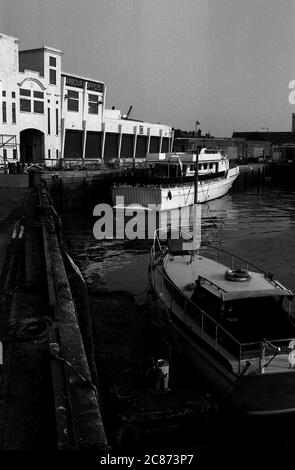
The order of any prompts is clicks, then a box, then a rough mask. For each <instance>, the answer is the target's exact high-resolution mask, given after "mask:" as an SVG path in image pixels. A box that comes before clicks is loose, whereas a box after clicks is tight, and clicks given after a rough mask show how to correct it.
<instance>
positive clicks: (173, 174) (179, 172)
mask: <svg viewBox="0 0 295 470" xmlns="http://www.w3.org/2000/svg"><path fill="white" fill-rule="evenodd" d="M196 159H197V155H196V154H193V153H166V154H147V158H146V162H145V167H144V168H141V169H139V170H136V171H135V173H134V174H133V175H132V176H130V175H128V176H126V175H125V176H121V177H119V178H118V179H117V181H116V183H115V185H114V186H113V188H112V198H113V202H114V204H116V201H117V198H118V197H123V198H124V205H125V206H127V205H129V204H137V205H142V206H144V207H148V206H149V205H153V206H155V207H156V210H160V211H163V210H171V209H175V208H179V207H184V206H189V205H192V204H193V203H194V192H195V191H194V178H195V166H196ZM197 169H198V191H197V193H198V201H197V202H198V203H203V202H206V201H211V200H213V199H217V198H219V197H222V196H224V195H225V194H226V193H227V192H228V191H229V190H230V188H231V187H232V184H233V182H234V181H235V179H236V178H237V176H238V174H239V167H238V166H234V167H230V164H229V160H228V158H227V157H226V156H225V155H224V154H223V152H221V151H219V150H214V149H206V148H203V149H201V151H200V153H199V155H198V168H197ZM155 207H154V209H155Z"/></svg>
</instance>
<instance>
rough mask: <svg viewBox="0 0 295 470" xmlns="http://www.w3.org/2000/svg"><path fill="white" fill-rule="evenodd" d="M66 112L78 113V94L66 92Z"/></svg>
mask: <svg viewBox="0 0 295 470" xmlns="http://www.w3.org/2000/svg"><path fill="white" fill-rule="evenodd" d="M68 111H79V93H78V92H77V91H72V90H68Z"/></svg>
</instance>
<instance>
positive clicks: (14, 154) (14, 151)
mask: <svg viewBox="0 0 295 470" xmlns="http://www.w3.org/2000/svg"><path fill="white" fill-rule="evenodd" d="M12 154H13V160H16V158H17V150H16V149H13V150H12Z"/></svg>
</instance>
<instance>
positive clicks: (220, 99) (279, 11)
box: [0, 0, 295, 136]
mask: <svg viewBox="0 0 295 470" xmlns="http://www.w3.org/2000/svg"><path fill="white" fill-rule="evenodd" d="M0 31H1V32H2V33H4V34H9V35H11V36H15V37H17V38H18V39H19V40H20V41H21V43H22V44H21V46H20V47H21V49H31V48H37V47H41V46H43V45H47V46H53V47H56V48H58V49H61V50H62V51H63V54H64V55H63V58H62V69H63V71H66V72H72V73H76V74H80V75H83V76H86V77H89V78H93V79H99V80H102V81H104V82H105V84H106V87H107V106H108V107H111V106H113V105H114V106H116V108H119V109H121V110H122V112H124V113H126V112H127V110H128V108H129V106H130V105H131V104H132V105H133V110H132V114H131V116H132V117H134V118H137V119H143V120H145V121H150V122H162V123H166V124H170V125H172V126H173V127H175V128H182V129H187V130H190V129H194V123H195V121H196V120H199V121H200V123H201V124H200V127H201V129H202V130H203V131H210V132H211V134H213V135H215V136H230V135H231V133H232V131H233V129H234V130H236V131H247V130H261V128H262V127H268V128H269V130H272V131H275V130H290V129H291V114H292V112H295V105H291V104H290V103H289V100H288V96H289V92H290V90H289V88H288V85H289V82H290V81H291V80H295V0H280V1H278V0H247V1H245V0H79V1H78V0H0Z"/></svg>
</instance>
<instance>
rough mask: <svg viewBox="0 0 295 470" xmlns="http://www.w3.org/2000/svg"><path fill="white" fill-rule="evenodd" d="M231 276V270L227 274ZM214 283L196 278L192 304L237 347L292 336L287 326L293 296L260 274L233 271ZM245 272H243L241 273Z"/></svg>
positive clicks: (294, 330)
mask: <svg viewBox="0 0 295 470" xmlns="http://www.w3.org/2000/svg"><path fill="white" fill-rule="evenodd" d="M228 271H230V272H231V273H233V274H232V275H233V276H234V273H235V271H234V270H228ZM236 271H237V272H238V273H241V274H243V275H244V276H245V277H244V278H242V277H240V279H237V278H236V279H234V278H232V279H230V278H228V276H227V272H225V273H223V277H221V276H220V278H218V276H216V277H215V278H214V280H213V279H212V277H211V279H210V276H208V278H206V277H202V276H199V277H198V278H197V281H196V286H195V289H194V291H193V293H192V296H191V300H192V302H193V303H195V304H196V305H197V306H198V307H200V308H201V309H202V310H203V311H204V312H206V313H207V314H208V315H209V316H210V317H212V318H213V319H214V320H215V321H216V322H217V323H219V324H220V325H221V326H222V327H223V328H224V329H225V330H227V331H228V332H229V333H230V334H231V335H232V336H233V337H235V338H236V339H237V340H238V341H239V342H240V343H250V342H257V341H262V340H263V339H264V338H269V339H270V340H271V339H274V338H288V337H290V336H295V323H294V326H293V327H292V325H291V322H290V316H291V307H292V306H291V302H292V299H293V293H292V292H291V291H289V290H287V289H285V288H284V287H283V286H281V285H280V284H279V283H277V282H276V281H273V280H272V279H268V278H267V277H265V276H263V275H262V274H260V273H255V272H247V271H246V270H236ZM242 271H244V272H242Z"/></svg>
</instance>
